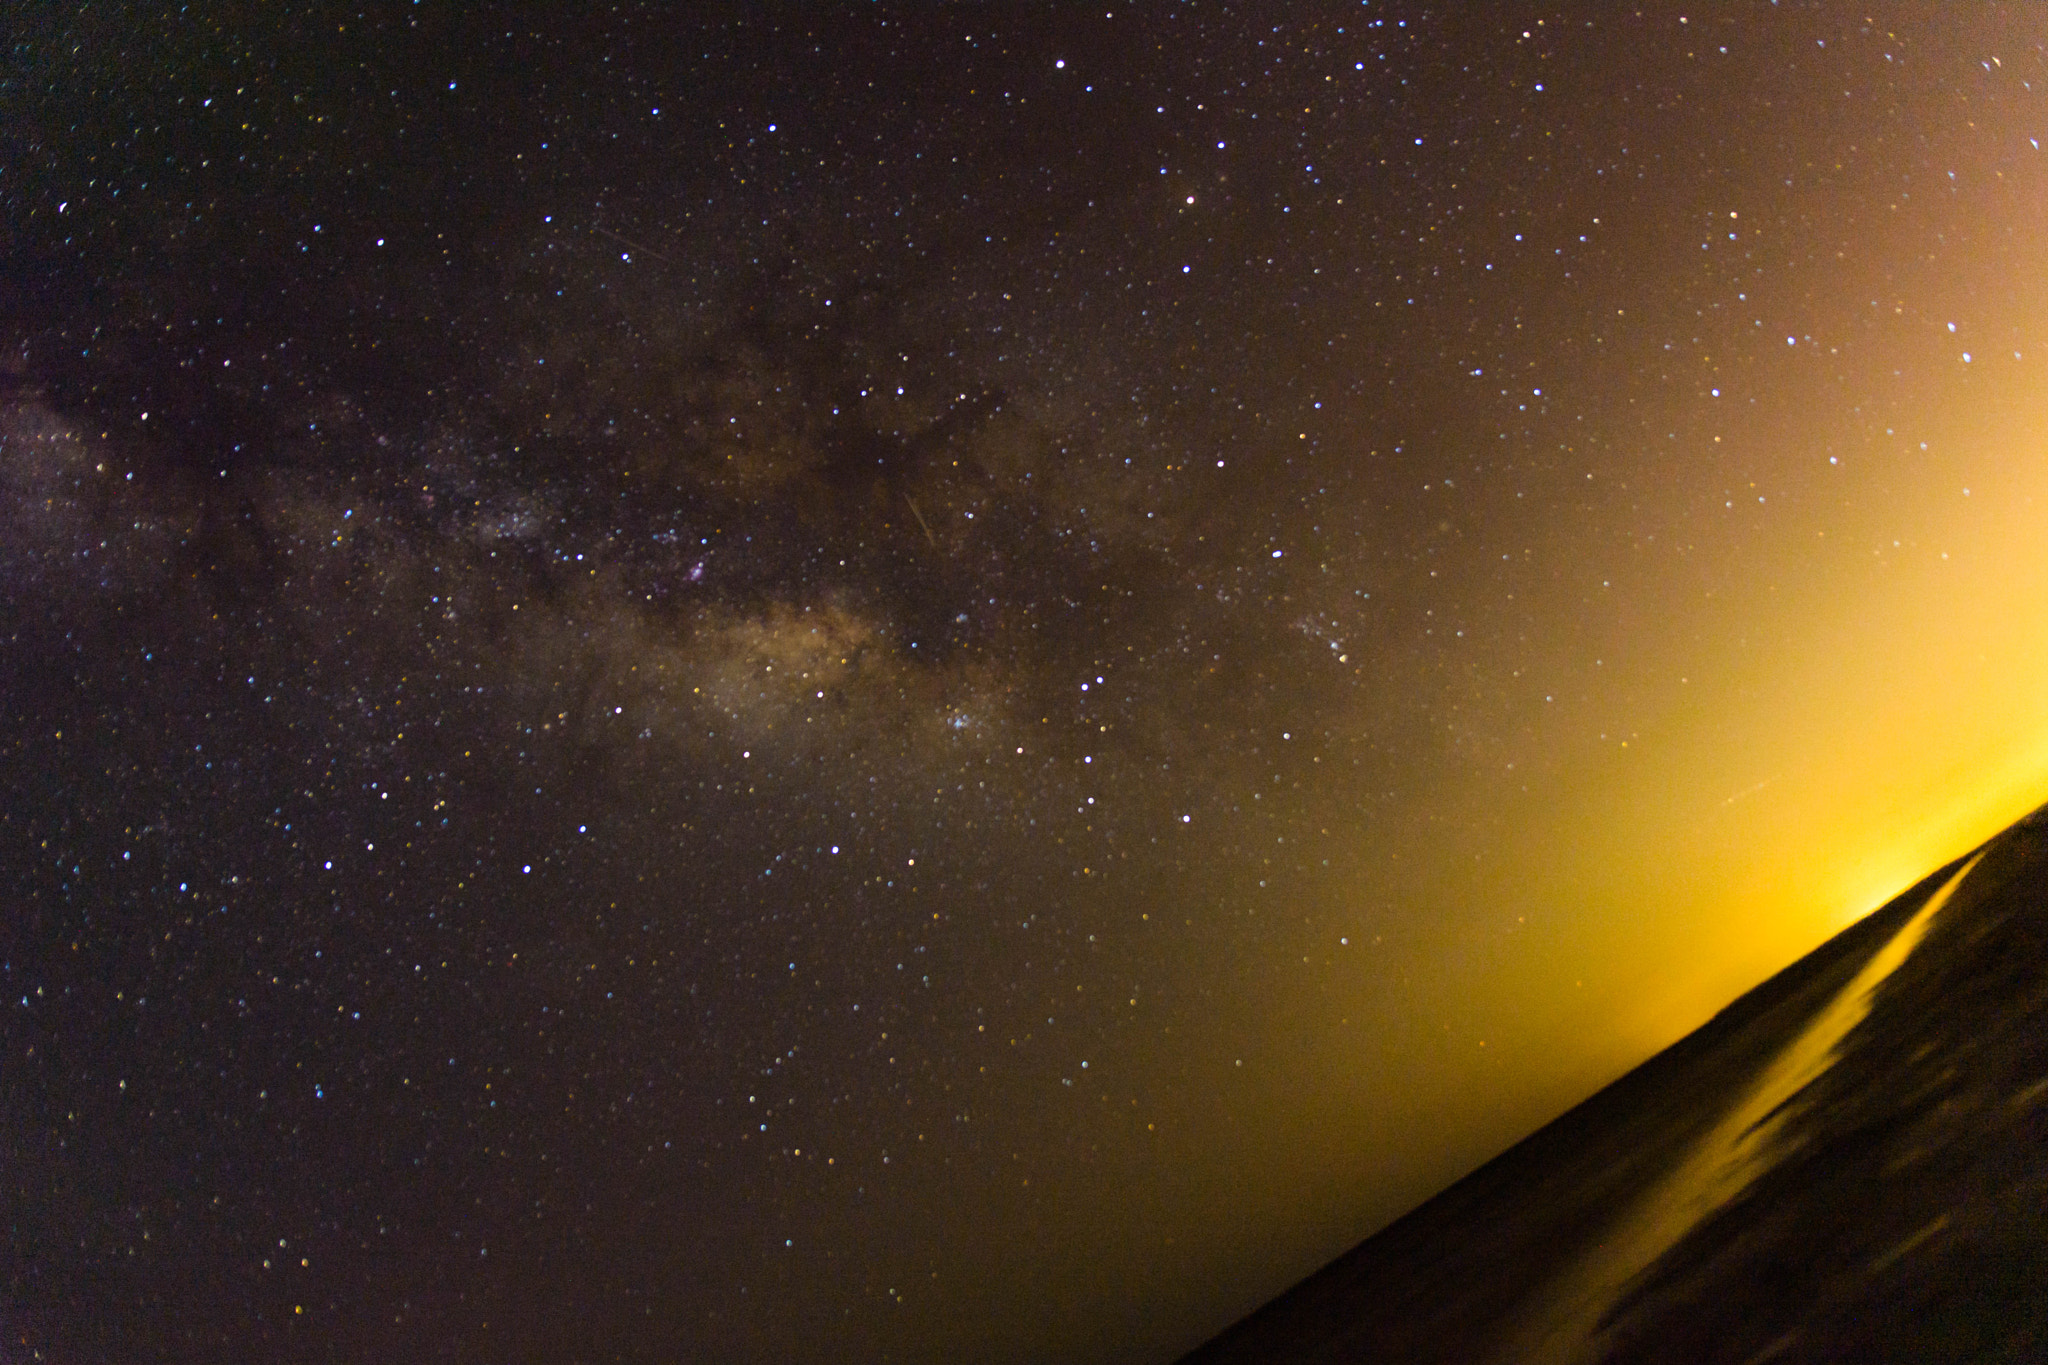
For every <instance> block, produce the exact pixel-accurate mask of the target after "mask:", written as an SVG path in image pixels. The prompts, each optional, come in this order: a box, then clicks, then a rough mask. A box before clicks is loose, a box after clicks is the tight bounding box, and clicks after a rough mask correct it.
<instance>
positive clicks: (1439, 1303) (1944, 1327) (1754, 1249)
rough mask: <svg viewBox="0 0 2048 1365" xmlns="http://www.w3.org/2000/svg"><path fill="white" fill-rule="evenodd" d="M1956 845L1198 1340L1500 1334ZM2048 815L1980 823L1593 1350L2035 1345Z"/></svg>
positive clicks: (1269, 1342)
mask: <svg viewBox="0 0 2048 1365" xmlns="http://www.w3.org/2000/svg"><path fill="white" fill-rule="evenodd" d="M1960 865H1961V860H1958V861H1957V862H1956V863H1952V864H1950V865H1949V866H1948V867H1946V868H1943V869H1942V870H1941V871H1939V872H1936V873H1934V874H1933V875H1931V876H1929V877H1928V878H1926V879H1925V880H1923V881H1922V882H1920V883H1919V884H1918V885H1917V886H1915V887H1913V888H1912V889H1911V890H1910V891H1908V892H1906V893H1905V894H1903V895H1901V896H1900V897H1898V898H1897V899H1896V900H1894V901H1893V902H1891V903H1890V904H1889V905H1887V906H1885V907H1884V908H1883V909H1882V910H1879V911H1878V912H1877V913H1875V914H1873V915H1871V916H1869V917H1867V918H1866V919H1864V920H1862V921H1860V922H1859V923H1857V924H1856V925H1854V926H1853V927H1851V928H1850V929H1848V930H1846V931H1844V932H1843V933H1842V934H1840V935H1839V936H1837V937H1836V938H1835V939H1833V940H1831V941H1830V942H1828V943H1826V944H1824V945H1822V946H1821V947H1820V948H1819V949H1817V950H1815V951H1814V952H1813V953H1812V954H1810V955H1809V956H1807V957H1806V958H1804V959H1802V960H1801V961H1799V962H1798V963H1795V964H1794V965H1793V966H1791V967H1788V968H1787V969H1786V970H1785V971H1783V972H1781V973H1779V974H1778V975H1777V976H1776V977H1773V978H1772V979H1771V980H1770V981H1767V982H1765V983H1764V984H1763V985H1761V986H1759V987H1757V988H1756V989H1755V990H1753V991H1751V992H1750V993H1749V994H1747V995H1745V996H1744V997H1742V998H1741V999H1740V1000H1738V1001H1736V1002H1735V1003H1734V1004H1732V1005H1730V1006H1729V1007H1728V1008H1727V1009H1726V1010H1724V1011H1722V1012H1721V1013H1720V1014H1719V1015H1718V1016H1716V1017H1715V1018H1714V1019H1713V1020H1712V1021H1711V1022H1710V1023H1708V1024H1707V1025H1706V1026H1705V1027H1704V1028H1702V1029H1700V1030H1699V1031H1698V1032H1697V1033H1694V1034H1693V1035H1692V1036H1690V1037H1689V1038H1686V1039H1685V1040H1684V1041H1682V1042H1680V1043H1679V1044H1677V1045H1676V1046H1674V1047H1672V1048H1670V1049H1669V1050H1667V1051H1666V1052H1664V1053H1663V1054H1661V1055H1659V1056H1658V1057H1655V1058H1653V1059H1652V1060H1651V1061H1649V1062H1647V1063H1645V1064H1644V1065H1643V1066H1641V1067H1639V1068H1637V1069H1636V1070H1635V1071H1634V1072H1632V1073H1630V1074H1629V1075H1628V1076H1626V1077H1624V1078H1622V1079H1621V1080H1620V1081H1617V1082H1616V1083H1615V1084H1614V1085H1612V1086H1610V1087H1608V1088H1607V1089H1606V1090H1604V1091H1602V1092H1600V1093H1599V1094H1598V1095H1595V1096H1594V1097H1593V1098H1591V1099H1589V1100H1587V1101H1586V1102H1585V1103H1584V1104H1581V1105H1580V1106H1578V1107H1577V1108H1575V1109H1573V1110H1572V1111H1571V1112H1570V1113H1568V1114H1566V1115H1564V1116H1563V1117H1562V1118H1560V1119H1558V1120H1557V1121H1556V1122H1554V1123H1552V1124H1551V1125H1549V1126H1548V1127H1546V1128H1544V1129H1543V1130H1541V1131H1540V1132H1538V1133H1536V1134H1534V1135H1533V1136H1531V1137H1530V1138H1528V1139H1527V1140H1526V1141H1524V1142H1522V1143H1521V1144H1519V1145H1518V1146H1516V1147H1514V1148H1513V1149H1511V1150H1510V1151H1508V1152H1506V1153H1505V1154H1503V1155H1502V1156H1500V1157H1499V1158H1497V1159H1496V1160H1494V1161H1492V1162H1490V1163H1488V1164H1487V1165H1486V1166H1484V1167H1482V1168H1481V1169H1479V1170H1478V1171H1476V1172H1474V1173H1473V1174H1472V1175H1471V1176H1469V1177H1467V1178H1466V1179H1465V1180H1463V1181H1461V1182H1460V1183H1458V1184H1457V1185H1455V1186H1453V1187H1452V1188H1451V1189H1449V1190H1447V1191H1445V1192H1444V1193H1443V1194H1442V1195H1440V1196H1438V1197H1437V1198H1435V1199H1433V1200H1431V1201H1430V1202H1429V1203H1428V1204H1425V1205H1423V1206H1422V1207H1421V1208H1419V1209H1417V1210H1415V1211H1414V1212H1413V1213H1411V1214H1409V1215H1408V1216H1407V1217H1405V1218H1403V1219H1401V1220H1400V1221H1399V1222H1397V1223H1395V1224H1393V1225H1392V1226H1390V1227H1388V1228H1387V1229H1386V1230H1384V1231H1383V1232H1381V1233H1380V1234H1378V1235H1377V1236H1375V1237H1373V1238H1372V1239H1370V1240H1368V1241H1367V1242H1365V1243H1363V1244H1362V1245H1360V1246H1359V1247H1357V1248H1356V1249H1355V1250H1353V1251H1351V1252H1350V1253H1349V1254H1347V1255H1345V1256H1344V1257H1342V1258H1340V1259H1338V1260H1337V1261H1335V1262H1333V1263H1331V1264H1330V1265H1329V1266H1327V1267H1325V1268H1324V1269H1323V1270H1322V1271H1320V1272H1318V1273H1317V1274H1315V1275H1313V1276H1311V1277H1310V1278H1309V1279H1308V1280H1306V1281H1304V1282H1302V1283H1301V1284H1300V1285H1297V1286H1296V1287H1295V1288H1294V1289H1292V1290H1290V1291H1289V1292H1288V1293H1286V1294H1284V1295H1282V1296H1281V1297H1280V1298H1278V1299H1276V1300H1274V1301H1273V1302H1272V1303H1270V1304H1268V1305H1267V1306H1266V1307H1265V1308H1263V1309H1261V1310H1259V1311H1258V1312H1256V1313H1254V1314H1253V1315H1252V1316H1251V1317H1249V1318H1247V1319H1245V1320H1244V1321H1242V1322H1240V1323H1239V1324H1237V1325H1236V1326H1235V1327H1233V1328H1231V1329H1230V1330H1228V1331H1226V1332H1224V1333H1223V1334H1222V1335H1221V1336H1219V1337H1217V1338H1216V1339H1215V1340H1213V1341H1211V1342H1210V1343H1208V1344H1207V1345H1206V1346H1203V1347H1202V1348H1200V1349H1198V1350H1196V1351H1195V1352H1193V1353H1192V1354H1190V1355H1189V1356H1187V1357H1186V1358H1185V1360H1184V1365H1224V1363H1225V1362H1233V1363H1236V1362H1254V1361H1260V1362H1274V1361H1290V1362H1294V1361H1300V1362H1308V1361H1329V1362H1334V1361H1404V1362H1405V1361H1417V1362H1421V1361H1446V1362H1449V1361H1460V1362H1469V1361H1476V1360H1485V1359H1489V1358H1497V1357H1498V1355H1499V1353H1501V1352H1502V1350H1503V1348H1504V1346H1505V1344H1506V1343H1507V1341H1508V1340H1509V1338H1510V1337H1511V1336H1512V1335H1514V1334H1515V1333H1516V1332H1517V1331H1518V1330H1522V1329H1524V1328H1525V1327H1526V1321H1527V1317H1528V1314H1529V1311H1530V1305H1531V1304H1532V1303H1537V1302H1540V1301H1541V1295H1542V1291H1543V1290H1544V1288H1545V1287H1546V1286H1547V1285H1549V1284H1551V1283H1552V1282H1553V1280H1554V1278H1555V1277H1556V1276H1558V1275H1559V1274H1561V1273H1562V1271H1563V1269H1564V1268H1565V1267H1568V1266H1569V1265H1571V1264H1572V1262H1573V1261H1574V1259H1575V1258H1576V1256H1577V1255H1578V1254H1579V1253H1581V1252H1582V1251H1584V1250H1585V1249H1586V1248H1588V1247H1590V1246H1591V1245H1593V1244H1594V1243H1595V1242H1597V1240H1598V1239H1599V1237H1600V1235H1601V1233H1602V1231H1603V1230H1604V1229H1605V1228H1606V1227H1607V1226H1608V1224H1609V1223H1610V1222H1611V1221H1613V1220H1614V1219H1615V1218H1616V1216H1617V1215H1618V1213H1619V1211H1620V1210H1623V1209H1625V1208H1627V1207H1628V1206H1629V1204H1630V1203H1631V1201H1632V1200H1633V1199H1634V1198H1635V1197H1636V1196H1638V1195H1640V1194H1642V1193H1643V1192H1644V1191H1645V1190H1647V1189H1649V1188H1650V1187H1651V1186H1652V1184H1653V1183H1654V1182H1656V1181H1657V1179H1658V1178H1659V1177H1660V1176H1661V1175H1663V1174H1664V1173H1665V1172H1666V1171H1668V1170H1670V1169H1671V1168H1672V1167H1673V1166H1674V1164H1675V1163H1676V1162H1677V1161H1678V1160H1679V1159H1680V1156H1681V1154H1683V1153H1684V1152H1685V1151H1686V1149H1687V1148H1688V1147H1689V1146H1690V1144H1691V1143H1692V1142H1693V1141H1694V1140H1695V1139H1697V1138H1699V1137H1700V1136H1701V1135H1702V1134H1703V1133H1705V1132H1706V1131H1707V1130H1708V1129H1709V1128H1710V1127H1711V1126H1712V1125H1713V1123H1714V1121H1715V1119H1716V1118H1717V1117H1718V1116H1719V1115H1720V1114H1722V1113H1723V1112H1725V1111H1726V1109H1727V1107H1728V1106H1730V1105H1731V1104H1733V1103H1735V1102H1736V1100H1737V1098H1738V1097H1739V1096H1740V1095H1741V1093H1742V1092H1743V1089H1744V1087H1745V1086H1746V1084H1747V1083H1748V1082H1749V1080H1750V1079H1751V1078H1752V1077H1753V1076H1755V1075H1756V1074H1757V1073H1758V1072H1759V1071H1760V1070H1761V1069H1762V1068H1763V1067H1764V1066H1765V1065H1766V1064H1767V1063H1768V1062H1769V1060H1770V1059H1771V1058H1772V1057H1773V1056H1775V1055H1776V1054H1777V1053H1778V1051H1779V1050H1780V1049H1781V1048H1783V1047H1784V1046H1785V1045H1786V1044H1787V1043H1788V1042H1789V1041H1790V1040H1791V1039H1792V1038H1794V1037H1796V1036H1797V1034H1798V1033H1799V1031H1800V1030H1801V1028H1802V1027H1803V1026H1804V1025H1805V1023H1806V1022H1807V1021H1808V1020H1809V1019H1810V1018H1812V1017H1813V1016H1814V1014H1815V1013H1816V1012H1817V1011H1818V1010H1819V1009H1821V1008H1822V1007H1823V1006H1824V1005H1825V1004H1826V1003H1827V1002H1828V1000H1829V999H1830V998H1832V997H1833V995H1834V994H1835V993H1836V992H1837V991H1839V990H1841V989H1842V987H1843V986H1844V985H1845V984H1846V983H1848V982H1849V981H1850V979H1851V978H1852V977H1853V976H1854V975H1855V974H1856V972H1857V971H1858V970H1859V969H1860V967H1861V966H1862V965H1863V963H1864V962H1866V961H1867V960H1868V959H1869V958H1870V957H1871V956H1872V955H1873V954H1874V953H1875V952H1876V951H1877V950H1878V949H1879V948H1881V947H1882V946H1883V944H1884V943H1885V942H1886V941H1887V940H1888V939H1889V938H1890V936H1891V935H1892V933H1893V932H1895V931H1896V930H1897V929H1898V928H1899V927H1900V926H1901V925H1902V924H1904V923H1905V921H1906V920H1907V919H1909V918H1910V917H1911V916H1912V914H1913V912H1914V911H1915V910H1916V909H1918V908H1919V907H1920V905H1922V904H1923V903H1924V902H1925V901H1926V900H1927V898H1928V897H1929V896H1931V895H1932V894H1934V892H1935V891H1936V889H1937V888H1939V887H1940V886H1941V884H1942V883H1943V881H1944V880H1945V879H1946V878H1947V877H1948V876H1950V875H1951V874H1953V873H1954V871H1955V870H1956V869H1957V868H1958V867H1959V866H1960ZM2044 966H2048V812H2037V813H2036V814H2035V815H2033V816H2030V817H2029V818H2028V819H2026V820H2024V821H2022V822H2020V823H2019V824H2017V825H2015V826H2014V827H2013V828H2011V829H2010V830H2008V831H2006V832H2005V833H2004V834H2002V835H2000V836H1999V837H1998V838H1997V839H1995V840H1994V841H1992V843H1991V844H1990V845H1989V846H1988V849H1987V852H1986V855H1985V857H1984V860H1983V862H1982V863H1981V864H1980V865H1979V866H1978V867H1977V868H1975V869H1974V870H1973V871H1972V872H1971V873H1970V874H1969V876H1967V877H1966V878H1965V879H1964V880H1963V881H1962V883H1961V884H1960V885H1959V886H1958V887H1957V889H1956V891H1955V893H1954V895H1953V896H1952V897H1951V899H1950V901H1949V903H1948V904H1947V905H1946V906H1945V907H1944V908H1943V909H1942V910H1941V911H1940V912H1939V913H1938V914H1937V915H1936V916H1935V918H1934V920H1933V923H1932V925H1931V927H1930V929H1929V931H1928V934H1927V937H1926V938H1925V939H1924V940H1923V941H1922V943H1921V944H1920V946H1919V947H1918V948H1917V949H1916V950H1915V951H1914V952H1913V953H1912V955H1911V956H1909V957H1908V958H1907V959H1906V961H1905V962H1904V964H1903V965H1902V966H1900V967H1899V968H1898V969H1897V970H1896V971H1895V972H1893V973H1892V974H1891V975H1890V976H1889V977H1887V978H1885V980H1884V981H1883V982H1882V984H1881V985H1880V986H1879V987H1878V988H1877V990H1876V992H1875V997H1874V1000H1873V1004H1872V1007H1871V1011H1870V1013H1869V1015H1868V1016H1867V1017H1866V1018H1865V1019H1864V1020H1863V1022H1862V1023H1861V1024H1859V1025H1858V1026H1857V1027H1856V1028H1855V1029H1854V1030H1853V1031H1852V1032H1851V1033H1850V1034H1849V1035H1848V1037H1847V1039H1846V1040H1845V1042H1844V1044H1843V1046H1842V1050H1841V1053H1840V1055H1839V1056H1838V1058H1837V1060H1836V1061H1835V1063H1834V1065H1833V1066H1831V1067H1830V1068H1828V1069H1827V1070H1826V1071H1825V1072H1823V1073H1822V1074H1821V1075H1820V1076H1819V1077H1818V1078H1817V1079H1816V1080H1815V1081H1813V1082H1812V1083H1811V1084H1810V1085H1809V1086H1808V1087H1807V1089H1806V1090H1805V1091H1803V1092H1802V1093H1801V1094H1800V1096H1799V1097H1798V1099H1797V1101H1795V1104H1794V1108H1793V1111H1792V1113H1791V1115H1790V1117H1789V1121H1788V1122H1787V1124H1786V1126H1785V1127H1784V1128H1783V1129H1782V1130H1781V1133H1780V1139H1779V1142H1778V1144H1777V1159H1776V1160H1775V1162H1774V1164H1773V1165H1771V1166H1770V1168H1769V1169H1767V1170H1765V1171H1764V1172H1763V1173H1762V1174H1761V1175H1760V1176H1758V1177H1757V1178H1756V1180H1755V1181H1754V1182H1753V1183H1752V1184H1751V1185H1749V1187H1748V1188H1747V1189H1745V1190H1744V1191H1743V1192H1742V1193H1741V1194H1740V1195H1738V1196H1736V1197H1735V1198H1734V1199H1732V1200H1730V1201H1729V1202H1728V1203H1727V1204H1725V1205H1723V1206H1722V1207H1721V1208H1720V1209H1719V1210H1717V1211H1716V1212H1714V1213H1713V1214H1711V1215H1710V1216H1708V1217H1706V1218H1704V1219H1703V1220H1701V1221H1700V1222H1699V1223H1697V1224H1695V1225H1694V1226H1693V1227H1692V1228H1691V1229H1690V1231H1689V1232H1687V1233H1686V1234H1685V1235H1684V1236H1683V1237H1681V1238H1680V1239H1679V1240H1678V1242H1677V1243H1676V1244H1675V1245H1673V1246H1672V1247H1670V1248H1669V1250H1668V1251H1666V1252H1665V1253H1664V1254H1663V1255H1662V1256H1661V1257H1659V1258H1658V1259H1657V1260H1656V1261H1655V1262H1653V1263H1652V1264H1651V1265H1650V1266H1648V1267H1647V1268H1646V1269H1645V1270H1644V1271H1643V1272H1642V1273H1641V1274H1640V1275H1638V1276H1637V1277H1636V1278H1635V1279H1634V1280H1633V1281H1631V1282H1630V1284H1629V1286H1628V1287H1627V1289H1626V1290H1625V1291H1624V1292H1623V1294H1622V1295H1621V1297H1620V1299H1619V1300H1618V1302H1616V1303H1615V1304H1613V1305H1612V1306H1611V1307H1610V1309H1609V1311H1608V1313H1607V1314H1606V1316H1605V1318H1604V1319H1603V1323H1602V1327H1601V1329H1600V1332H1599V1335H1598V1340H1597V1341H1596V1342H1592V1343H1587V1346H1586V1349H1585V1351H1584V1358H1585V1359H1588V1360H1598V1361H1601V1362H1612V1363H1613V1365H1621V1363H1622V1362H1629V1363H1630V1365H1634V1362H1650V1361H1658V1362H1673V1361H1686V1362H1702V1363H1703V1365H1704V1363H1706V1362H1713V1363H1714V1365H1720V1362H1728V1365H1749V1363H1750V1362H1762V1361H1800V1360H1829V1361H1985V1362H1991V1361H1999V1362H2005V1361H2015V1362H2016V1361H2036V1360H2041V1359H2044V1358H2048V972H2044V970H2043V968H2044Z"/></svg>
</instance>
